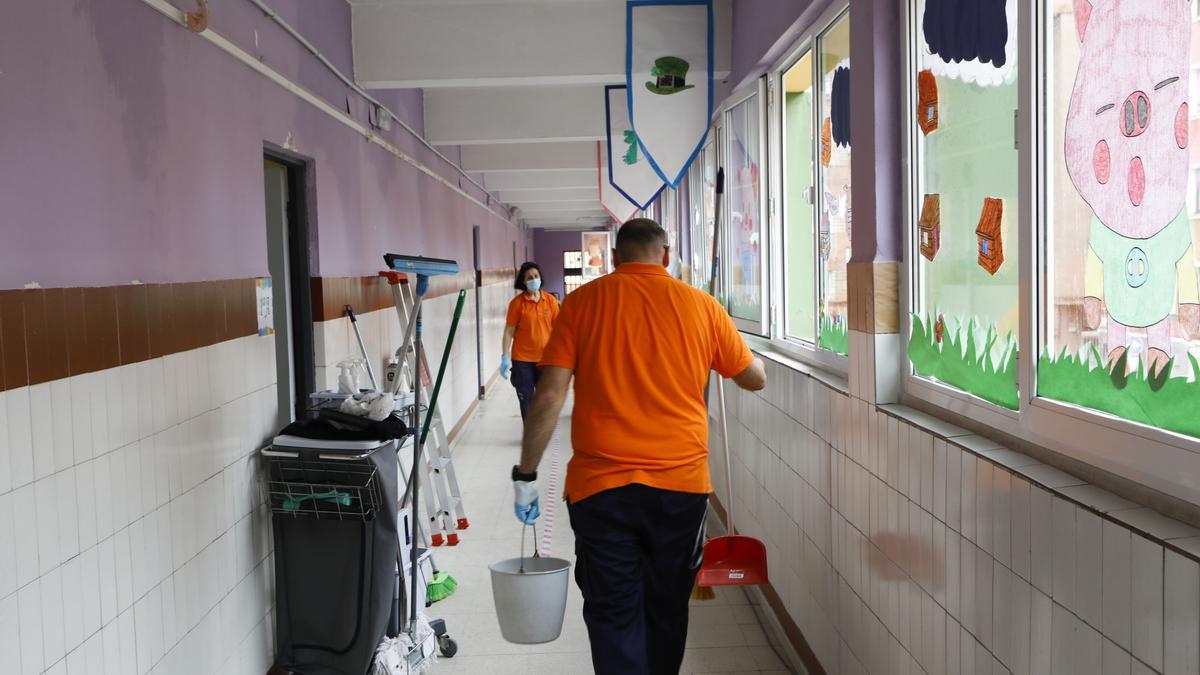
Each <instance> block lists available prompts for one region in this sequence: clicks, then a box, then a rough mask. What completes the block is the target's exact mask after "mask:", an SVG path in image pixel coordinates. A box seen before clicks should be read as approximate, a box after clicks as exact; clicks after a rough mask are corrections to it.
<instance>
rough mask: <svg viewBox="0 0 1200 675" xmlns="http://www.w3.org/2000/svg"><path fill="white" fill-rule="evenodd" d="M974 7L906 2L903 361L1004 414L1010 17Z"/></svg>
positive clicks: (1009, 277)
mask: <svg viewBox="0 0 1200 675" xmlns="http://www.w3.org/2000/svg"><path fill="white" fill-rule="evenodd" d="M986 4H987V5H988V6H994V7H993V9H992V10H989V11H981V10H978V8H975V6H974V4H973V3H955V2H944V1H941V0H915V2H914V3H913V6H914V7H915V12H914V13H913V20H914V22H915V25H914V29H915V30H914V32H913V33H912V34H913V35H915V38H916V39H915V40H914V41H913V42H914V44H912V45H911V48H912V49H913V54H912V57H913V60H912V62H913V63H914V64H915V65H916V67H915V68H914V69H913V70H914V71H915V72H912V73H911V75H910V77H911V80H910V82H909V86H910V87H911V92H912V93H913V95H912V96H910V99H909V100H910V101H911V103H912V105H913V106H914V107H913V108H912V109H911V110H910V112H909V120H910V124H911V125H912V126H911V128H910V131H909V137H910V138H911V139H912V142H911V143H910V148H911V150H912V152H913V154H914V157H913V158H912V161H911V166H912V167H913V170H912V175H911V180H912V184H911V186H910V203H911V204H912V211H911V212H910V214H909V224H910V227H911V228H912V237H911V241H912V243H913V250H911V251H910V254H909V258H910V260H912V261H913V267H912V272H913V274H912V276H911V278H912V279H913V282H914V283H913V285H912V291H913V316H912V324H911V331H910V339H909V345H908V353H909V358H910V360H911V363H912V366H913V371H914V372H915V373H916V374H917V375H918V376H922V377H927V378H930V379H933V380H938V381H940V382H942V383H944V384H948V385H951V386H954V387H956V388H958V389H961V390H963V391H966V392H969V393H971V394H974V395H976V396H978V397H980V398H983V399H984V400H986V401H989V402H991V403H994V404H997V405H1002V406H1005V407H1007V408H1011V409H1016V408H1017V404H1018V396H1017V367H1016V364H1017V320H1018V316H1019V311H1018V292H1017V291H1018V280H1017V276H1018V267H1019V266H1018V263H1017V251H1018V246H1017V222H1018V221H1017V214H1018V208H1019V204H1018V190H1017V177H1018V171H1017V167H1018V163H1017V159H1018V157H1017V149H1016V143H1015V138H1014V134H1015V133H1016V125H1015V123H1014V119H1015V117H1014V115H1015V111H1016V109H1017V94H1018V89H1017V87H1018V82H1017V68H1016V63H1015V61H1016V59H1015V53H1016V43H1017V23H1016V21H1017V17H1016V15H1015V11H1016V8H1015V5H1013V3H1008V6H1007V7H1006V6H1005V3H1002V2H1000V3H997V2H989V3H986ZM981 7H982V5H981Z"/></svg>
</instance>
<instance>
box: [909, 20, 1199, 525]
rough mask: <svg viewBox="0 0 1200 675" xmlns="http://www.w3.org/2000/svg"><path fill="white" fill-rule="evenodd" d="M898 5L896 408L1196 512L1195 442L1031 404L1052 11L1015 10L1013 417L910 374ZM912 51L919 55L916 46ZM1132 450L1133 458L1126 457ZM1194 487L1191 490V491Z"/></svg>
mask: <svg viewBox="0 0 1200 675" xmlns="http://www.w3.org/2000/svg"><path fill="white" fill-rule="evenodd" d="M899 1H900V3H901V20H902V23H901V26H902V30H903V33H902V36H901V38H902V39H901V40H900V49H901V55H900V56H901V61H900V62H901V63H902V64H903V66H902V67H903V70H902V71H901V78H902V81H901V90H902V93H903V95H902V96H901V97H900V98H901V102H900V105H901V106H902V110H901V116H900V119H901V120H902V124H903V125H904V126H903V127H902V131H901V164H902V176H901V179H902V180H903V183H902V190H901V192H902V202H903V208H904V218H903V220H902V230H903V256H902V261H901V265H902V270H903V273H902V274H901V275H900V280H901V298H902V301H903V305H902V309H903V310H904V312H905V316H904V317H903V320H902V321H901V340H902V342H901V349H900V350H899V353H898V354H897V364H896V367H898V368H900V369H901V370H900V372H901V375H902V377H901V402H902V403H909V402H910V401H913V400H916V401H920V402H923V403H925V404H929V405H933V406H936V407H940V408H944V409H946V410H949V411H951V412H953V413H956V414H958V415H961V416H964V417H967V418H970V419H973V420H976V421H978V422H980V423H982V424H984V425H986V426H988V427H991V428H994V429H996V430H998V431H1000V432H1002V433H1005V434H1008V435H1011V436H1014V437H1017V438H1021V439H1024V440H1027V441H1029V442H1030V443H1033V444H1035V445H1038V446H1041V447H1044V448H1047V449H1049V450H1050V451H1052V452H1054V453H1057V454H1059V455H1062V456H1065V457H1068V458H1071V459H1073V460H1077V461H1080V462H1083V463H1084V464H1087V465H1089V466H1091V467H1095V468H1097V469H1100V470H1103V471H1107V472H1110V473H1113V474H1115V475H1118V476H1122V477H1124V478H1127V479H1130V480H1133V481H1136V482H1137V483H1139V484H1142V485H1145V486H1147V487H1149V488H1151V489H1154V490H1156V491H1159V492H1161V493H1163V494H1166V495H1169V496H1171V497H1175V498H1178V499H1182V500H1184V501H1187V502H1189V503H1191V504H1200V439H1196V438H1192V437H1189V436H1185V435H1183V434H1178V433H1175V432H1171V431H1166V430H1163V429H1159V428H1157V427H1152V426H1148V425H1143V424H1139V423H1136V422H1131V421H1129V420H1126V419H1122V418H1119V417H1117V416H1115V415H1111V414H1109V413H1105V412H1103V411H1099V410H1092V409H1089V408H1085V407H1083V406H1079V405H1076V404H1072V403H1069V402H1064V401H1057V400H1054V399H1049V398H1044V397H1041V396H1039V395H1038V393H1037V391H1038V389H1037V387H1038V381H1037V361H1038V359H1037V358H1036V356H1037V355H1039V354H1041V350H1042V348H1043V347H1044V345H1046V344H1047V342H1048V338H1049V336H1050V334H1051V331H1052V330H1053V325H1052V323H1051V320H1052V319H1051V317H1050V316H1049V315H1047V314H1045V310H1046V308H1047V307H1049V306H1051V305H1052V304H1053V299H1052V298H1051V297H1050V296H1049V295H1048V293H1049V292H1050V289H1051V287H1052V285H1053V279H1051V278H1050V277H1049V276H1048V275H1049V269H1050V264H1051V260H1052V258H1053V255H1054V250H1053V247H1052V235H1053V226H1054V221H1053V187H1052V175H1053V174H1052V172H1053V171H1058V170H1062V169H1060V168H1058V167H1057V166H1055V164H1054V143H1055V142H1056V141H1057V140H1059V139H1056V134H1055V130H1054V128H1053V124H1054V120H1053V115H1054V108H1053V99H1054V97H1053V93H1054V90H1053V86H1054V78H1053V72H1052V70H1051V69H1052V68H1053V60H1052V54H1051V53H1050V52H1048V51H1047V50H1048V49H1049V48H1051V47H1052V41H1051V36H1050V35H1049V33H1048V31H1049V29H1050V23H1051V15H1050V14H1049V12H1051V11H1052V9H1051V8H1050V7H1049V6H1048V5H1047V6H1046V7H1039V6H1038V4H1040V3H1037V2H1036V0H1019V2H1017V3H1016V4H1017V12H1018V31H1017V36H1018V37H1017V50H1016V54H1017V58H1018V64H1017V76H1018V78H1019V80H1018V81H1019V85H1018V92H1019V93H1018V104H1017V108H1018V116H1017V120H1016V122H1015V124H1016V127H1017V135H1016V137H1017V142H1018V158H1017V162H1018V190H1019V195H1020V204H1019V208H1018V210H1017V217H1018V227H1017V236H1018V241H1017V246H1016V249H1017V250H1018V251H1019V261H1018V266H1019V270H1018V310H1019V321H1020V325H1019V328H1018V333H1017V344H1018V350H1019V352H1018V353H1019V354H1020V355H1021V356H1020V357H1019V358H1018V360H1017V383H1018V396H1019V409H1018V410H1015V411H1013V410H1008V409H1007V408H1003V407H1001V406H997V405H994V404H992V403H988V402H986V401H984V400H983V399H980V398H978V397H976V396H974V395H972V394H969V393H967V392H964V391H961V390H959V389H956V388H954V387H951V386H949V385H946V384H942V383H939V382H935V381H932V380H928V379H925V378H921V377H918V376H916V375H915V373H913V370H912V365H911V363H910V361H909V359H908V356H907V345H908V340H909V337H910V334H911V316H912V311H913V308H914V307H915V306H916V305H917V303H916V295H915V293H916V291H917V290H919V289H918V288H916V287H915V285H916V283H918V282H917V275H916V267H915V266H916V258H917V256H918V255H919V254H918V248H917V247H918V246H919V243H920V242H919V235H918V227H917V223H918V218H919V216H917V215H915V210H916V209H917V208H919V195H917V194H916V192H915V190H914V188H915V187H916V186H917V183H916V181H915V180H914V177H915V172H916V171H917V164H916V160H917V159H918V157H917V154H916V153H915V148H914V147H913V143H914V140H915V134H916V133H919V132H918V131H916V125H915V123H914V119H913V118H914V115H915V110H916V91H915V86H914V79H913V78H910V75H911V73H914V72H916V70H915V68H916V66H917V63H916V62H915V60H914V57H915V55H916V53H917V52H916V49H917V48H919V43H916V42H915V41H916V40H918V39H919V34H918V32H917V27H918V23H917V19H918V17H917V12H916V4H917V0H899ZM914 45H916V46H914ZM1131 448H1132V449H1133V450H1131ZM1191 485H1195V486H1198V487H1191Z"/></svg>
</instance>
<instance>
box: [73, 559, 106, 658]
mask: <svg viewBox="0 0 1200 675" xmlns="http://www.w3.org/2000/svg"><path fill="white" fill-rule="evenodd" d="M79 574H80V589H79V596H78V598H77V599H76V600H73V601H72V603H73V604H72V606H73V607H75V608H76V610H77V611H78V612H79V617H80V621H81V623H82V626H83V635H84V636H85V637H87V636H90V635H92V634H93V633H95V632H96V631H97V630H99V629H100V625H101V624H100V616H101V614H100V548H99V547H98V546H93V547H92V548H89V549H88V550H86V551H84V552H83V553H80V554H79Z"/></svg>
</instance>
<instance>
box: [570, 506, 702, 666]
mask: <svg viewBox="0 0 1200 675" xmlns="http://www.w3.org/2000/svg"><path fill="white" fill-rule="evenodd" d="M707 504H708V495H703V494H689V493H684V492H671V491H668V490H660V489H658V488H652V487H647V486H645V485H637V484H634V485H626V486H624V487H619V488H614V489H611V490H605V491H604V492H600V493H598V494H595V495H592V496H591V497H588V498H586V499H584V500H582V501H580V502H577V503H572V504H568V509H569V511H570V514H571V529H573V530H574V531H575V581H576V583H578V584H579V590H581V591H582V592H583V620H584V622H585V623H587V629H588V639H589V641H590V642H591V646H592V666H593V667H594V668H595V670H596V673H597V674H598V675H610V674H612V675H616V674H618V673H619V674H621V675H676V674H677V673H678V672H679V667H680V664H682V663H683V650H684V647H685V645H686V643H687V629H688V600H689V599H690V597H691V593H692V584H693V583H695V581H696V572H697V570H699V568H700V560H701V557H702V555H703V553H704V548H703V547H704V516H705V507H706V506H707Z"/></svg>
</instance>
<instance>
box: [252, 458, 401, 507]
mask: <svg viewBox="0 0 1200 675" xmlns="http://www.w3.org/2000/svg"><path fill="white" fill-rule="evenodd" d="M265 487H266V492H267V495H266V496H267V501H268V503H269V504H270V505H271V513H273V514H275V515H279V516H290V517H292V518H315V519H317V520H356V521H368V520H374V519H375V515H376V513H377V512H378V510H379V508H380V505H381V504H382V503H383V497H382V491H381V489H380V486H379V481H378V471H377V470H376V468H375V465H374V464H372V463H371V462H361V461H321V460H305V459H272V460H271V461H270V462H268V466H267V481H266V485H265Z"/></svg>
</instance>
